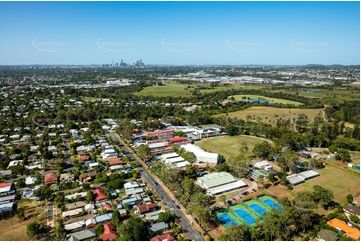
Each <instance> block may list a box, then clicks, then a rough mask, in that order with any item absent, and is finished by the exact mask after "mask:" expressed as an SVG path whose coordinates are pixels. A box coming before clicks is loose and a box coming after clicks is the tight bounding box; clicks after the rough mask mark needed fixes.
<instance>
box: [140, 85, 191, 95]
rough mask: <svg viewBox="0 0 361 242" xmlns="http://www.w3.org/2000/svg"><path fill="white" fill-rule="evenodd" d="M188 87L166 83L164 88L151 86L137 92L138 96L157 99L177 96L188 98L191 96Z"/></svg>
mask: <svg viewBox="0 0 361 242" xmlns="http://www.w3.org/2000/svg"><path fill="white" fill-rule="evenodd" d="M187 87H188V85H185V84H178V83H166V84H165V85H164V86H157V85H154V86H149V87H146V88H144V89H143V90H141V91H140V92H136V93H135V94H136V95H140V96H156V97H166V96H173V97H174V96H176V97H188V96H190V95H191V89H188V88H187Z"/></svg>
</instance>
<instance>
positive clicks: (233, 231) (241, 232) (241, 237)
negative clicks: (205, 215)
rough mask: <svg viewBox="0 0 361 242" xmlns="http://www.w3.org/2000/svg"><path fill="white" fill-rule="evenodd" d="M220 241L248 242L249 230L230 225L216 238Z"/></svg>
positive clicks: (249, 238) (245, 227)
mask: <svg viewBox="0 0 361 242" xmlns="http://www.w3.org/2000/svg"><path fill="white" fill-rule="evenodd" d="M218 240H220V241H222V240H223V241H247V240H248V241H250V240H251V230H250V228H249V227H247V226H245V225H241V226H237V225H232V226H231V227H230V228H227V229H226V231H225V232H224V233H223V234H221V235H220V236H219V238H218Z"/></svg>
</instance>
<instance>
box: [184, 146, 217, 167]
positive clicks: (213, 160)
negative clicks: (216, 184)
mask: <svg viewBox="0 0 361 242" xmlns="http://www.w3.org/2000/svg"><path fill="white" fill-rule="evenodd" d="M181 148H183V149H185V151H187V152H192V153H193V154H194V155H195V156H196V158H197V162H198V163H210V164H217V163H218V160H219V154H217V153H210V152H207V151H205V150H203V149H202V148H200V147H198V146H196V145H193V144H185V145H181Z"/></svg>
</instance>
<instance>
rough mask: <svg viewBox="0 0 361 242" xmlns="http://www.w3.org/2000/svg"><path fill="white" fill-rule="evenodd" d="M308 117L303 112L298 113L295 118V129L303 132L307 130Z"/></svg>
mask: <svg viewBox="0 0 361 242" xmlns="http://www.w3.org/2000/svg"><path fill="white" fill-rule="evenodd" d="M308 121H309V120H308V117H307V116H306V115H305V114H299V115H298V117H297V120H296V130H297V131H298V132H300V133H303V132H305V131H306V130H307V123H308Z"/></svg>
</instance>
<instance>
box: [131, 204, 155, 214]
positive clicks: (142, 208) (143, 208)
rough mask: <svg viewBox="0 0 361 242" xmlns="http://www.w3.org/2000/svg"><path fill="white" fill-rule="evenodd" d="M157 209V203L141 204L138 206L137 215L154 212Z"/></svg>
mask: <svg viewBox="0 0 361 242" xmlns="http://www.w3.org/2000/svg"><path fill="white" fill-rule="evenodd" d="M156 209H157V204H155V203H151V204H141V205H137V206H136V210H135V213H138V214H144V213H148V212H152V211H154V210H156Z"/></svg>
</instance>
